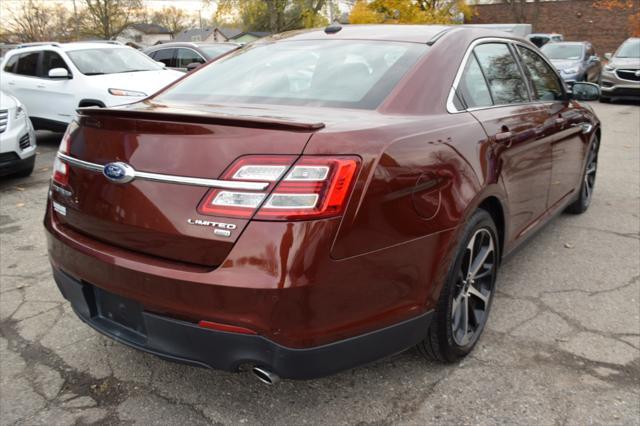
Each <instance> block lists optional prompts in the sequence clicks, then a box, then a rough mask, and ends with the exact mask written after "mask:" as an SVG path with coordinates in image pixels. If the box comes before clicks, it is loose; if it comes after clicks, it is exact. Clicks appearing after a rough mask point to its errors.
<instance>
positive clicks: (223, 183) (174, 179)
mask: <svg viewBox="0 0 640 426" xmlns="http://www.w3.org/2000/svg"><path fill="white" fill-rule="evenodd" d="M58 158H60V159H61V160H62V161H64V162H65V163H68V164H70V165H72V166H75V167H79V168H81V169H85V170H89V171H92V172H97V173H102V171H103V169H104V165H102V164H96V163H91V162H89V161H84V160H79V159H77V158H73V157H70V156H68V155H66V154H63V153H61V152H59V153H58ZM135 179H140V180H148V181H152V182H162V183H173V184H178V185H192V186H204V187H207V188H220V189H244V190H247V191H261V190H264V189H266V188H267V187H268V186H269V183H267V182H235V181H230V180H218V179H203V178H195V177H188V176H175V175H164V174H160V173H150V172H140V171H137V170H136V171H135V172H134V180H135Z"/></svg>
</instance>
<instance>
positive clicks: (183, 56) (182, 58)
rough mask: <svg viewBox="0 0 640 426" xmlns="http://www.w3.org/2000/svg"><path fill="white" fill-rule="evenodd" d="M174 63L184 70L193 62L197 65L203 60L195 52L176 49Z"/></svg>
mask: <svg viewBox="0 0 640 426" xmlns="http://www.w3.org/2000/svg"><path fill="white" fill-rule="evenodd" d="M176 61H177V62H178V64H177V67H178V68H186V67H187V65H189V64H192V63H194V62H196V63H198V64H203V63H204V59H202V56H200V55H199V54H198V53H197V52H195V51H193V50H191V49H178V55H177V57H176Z"/></svg>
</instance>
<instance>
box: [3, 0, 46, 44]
mask: <svg viewBox="0 0 640 426" xmlns="http://www.w3.org/2000/svg"><path fill="white" fill-rule="evenodd" d="M9 14H10V18H9V23H8V29H9V31H10V32H11V33H13V36H14V37H15V38H16V39H18V40H21V41H23V42H32V41H45V40H49V39H51V38H52V37H53V36H52V34H51V33H50V29H51V26H50V24H49V20H50V19H51V16H50V13H49V9H48V8H47V7H46V5H45V4H44V3H43V2H42V1H39V0H25V1H23V2H21V3H20V7H19V8H17V9H16V10H12V11H10V12H9Z"/></svg>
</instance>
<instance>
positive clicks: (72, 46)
mask: <svg viewBox="0 0 640 426" xmlns="http://www.w3.org/2000/svg"><path fill="white" fill-rule="evenodd" d="M44 48H54V49H60V50H62V51H65V52H70V51H74V50H85V49H122V48H129V46H126V45H124V44H122V43H119V42H116V41H95V42H92V41H85V42H82V41H78V42H71V43H57V42H37V43H25V44H20V45H18V46H16V47H15V48H14V49H12V50H10V51H9V52H11V54H12V55H13V54H16V53H22V52H31V51H34V50H42V49H44ZM9 52H7V53H9Z"/></svg>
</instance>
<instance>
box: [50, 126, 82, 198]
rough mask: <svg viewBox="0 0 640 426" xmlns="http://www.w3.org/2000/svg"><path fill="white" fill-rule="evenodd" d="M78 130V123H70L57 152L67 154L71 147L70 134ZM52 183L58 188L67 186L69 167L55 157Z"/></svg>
mask: <svg viewBox="0 0 640 426" xmlns="http://www.w3.org/2000/svg"><path fill="white" fill-rule="evenodd" d="M77 128H78V123H76V122H75V121H72V122H71V123H70V124H69V126H68V127H67V130H66V132H64V136H62V141H60V147H59V148H58V152H61V153H63V154H69V147H70V146H71V133H73V132H74V131H75V130H76V129H77ZM53 181H54V182H55V183H56V184H57V185H59V186H65V187H66V186H68V185H69V166H68V165H66V164H65V163H64V162H62V160H60V158H58V157H56V159H55V160H54V162H53Z"/></svg>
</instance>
